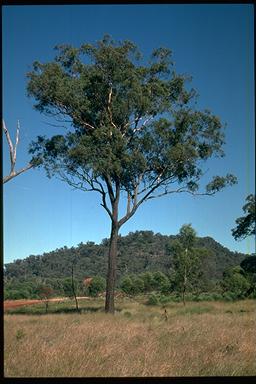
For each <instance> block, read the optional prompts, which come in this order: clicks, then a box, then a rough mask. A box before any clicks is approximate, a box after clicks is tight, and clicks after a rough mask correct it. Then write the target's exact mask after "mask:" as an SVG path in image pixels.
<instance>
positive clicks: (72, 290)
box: [62, 276, 79, 312]
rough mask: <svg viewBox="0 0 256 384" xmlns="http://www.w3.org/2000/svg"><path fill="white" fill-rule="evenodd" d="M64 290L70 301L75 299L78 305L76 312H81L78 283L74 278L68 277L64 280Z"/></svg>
mask: <svg viewBox="0 0 256 384" xmlns="http://www.w3.org/2000/svg"><path fill="white" fill-rule="evenodd" d="M62 289H63V292H64V294H65V296H67V297H69V298H70V299H74V300H75V303H76V310H77V312H79V306H78V300H77V295H76V291H77V289H78V281H77V279H75V278H74V277H72V276H71V277H66V278H65V279H63V280H62Z"/></svg>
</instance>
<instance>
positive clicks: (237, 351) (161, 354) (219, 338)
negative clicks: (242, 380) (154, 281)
mask: <svg viewBox="0 0 256 384" xmlns="http://www.w3.org/2000/svg"><path fill="white" fill-rule="evenodd" d="M80 304H81V307H84V308H85V309H86V305H87V306H88V301H87V302H86V301H84V302H82V301H81V303H80ZM255 304H256V302H255V300H244V301H238V302H232V303H223V302H200V303H187V305H186V306H185V307H184V306H183V305H182V303H169V304H167V305H166V308H167V312H168V320H167V321H165V319H164V316H163V308H162V307H161V306H145V305H143V304H140V303H138V302H133V301H128V300H120V301H119V302H117V308H118V309H119V311H117V313H116V314H115V315H114V316H112V315H106V314H104V313H103V312H102V311H101V310H99V311H96V312H89V311H87V312H84V313H82V314H77V313H69V314H68V313H58V314H51V313H49V314H45V315H43V314H42V315H35V314H14V313H12V314H10V313H6V314H5V316H4V317H5V319H4V321H5V323H4V348H5V351H4V360H5V362H4V375H5V377H100V376H101V377H124V376H128V377H134V376H136V377H145V376H158V377H160V376H237V375H238V376H246V375H247V376H248V375H249V376H254V375H256V358H255V356H256V332H255V330H256V305H255ZM51 305H53V304H51ZM54 305H55V306H57V305H61V304H54ZM66 305H67V304H66ZM70 305H74V304H73V303H71V304H70ZM90 307H91V309H93V308H94V309H95V310H97V309H101V308H102V307H103V301H102V299H97V300H94V301H90ZM42 308H43V307H42Z"/></svg>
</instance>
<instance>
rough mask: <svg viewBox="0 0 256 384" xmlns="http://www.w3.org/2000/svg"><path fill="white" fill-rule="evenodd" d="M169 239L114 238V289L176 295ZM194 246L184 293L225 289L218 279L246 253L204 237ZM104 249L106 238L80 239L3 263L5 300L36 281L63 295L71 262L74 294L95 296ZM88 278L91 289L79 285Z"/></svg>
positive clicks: (33, 292) (30, 289)
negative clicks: (192, 273) (196, 262)
mask: <svg viewBox="0 0 256 384" xmlns="http://www.w3.org/2000/svg"><path fill="white" fill-rule="evenodd" d="M175 240H176V236H163V235H161V234H159V233H157V234H154V233H153V232H152V231H136V232H134V233H129V234H128V235H127V236H124V237H122V236H119V239H118V242H119V255H118V264H117V276H118V282H117V288H118V289H120V290H122V291H123V292H125V293H127V294H131V295H134V294H137V293H138V294H139V293H148V292H154V291H156V292H161V293H163V294H168V293H170V292H177V293H178V291H179V284H178V282H177V278H174V276H175V257H174V254H173V253H172V244H174V241H175ZM196 247H197V248H198V249H201V248H202V249H204V250H206V252H205V255H204V257H203V258H202V261H201V264H200V275H197V276H196V278H195V279H194V280H195V281H194V282H193V279H192V280H191V283H190V285H191V286H190V287H188V288H189V290H188V293H189V292H194V293H196V294H197V293H198V294H199V293H200V292H213V291H215V292H224V291H229V288H225V287H224V286H225V284H223V278H224V276H225V274H227V273H228V272H227V271H231V270H232V268H233V269H234V267H239V265H240V263H241V262H242V261H243V260H244V259H245V258H246V257H247V255H245V254H242V253H237V252H231V251H230V250H228V249H227V248H225V247H223V246H222V245H220V244H219V243H217V242H216V241H215V240H213V239H212V238H210V237H205V238H197V239H196ZM107 251H108V239H104V240H103V241H102V242H101V244H100V245H96V244H94V243H93V242H87V243H86V244H83V243H80V244H79V245H78V246H77V247H72V248H67V247H63V248H60V249H56V250H55V251H52V252H49V253H44V254H43V255H41V256H34V255H31V256H29V257H27V258H26V259H24V260H16V261H14V262H13V263H8V264H6V265H5V271H4V279H5V299H7V298H10V299H15V298H23V297H24V298H35V297H38V289H39V288H38V287H40V286H42V285H48V286H50V287H51V288H52V290H53V292H54V295H68V291H69V289H70V288H68V287H70V284H71V283H70V279H71V270H72V265H73V270H74V281H75V284H76V290H77V295H78V296H79V295H84V294H92V295H96V294H97V293H98V292H99V291H100V290H101V291H102V290H104V285H105V276H106V270H107ZM239 268H240V267H239ZM241 272H242V270H240V272H239V276H240V275H241ZM88 276H90V277H93V276H94V283H95V282H96V283H95V284H94V285H96V286H97V287H96V288H95V287H94V288H92V287H93V285H92V286H91V288H89V287H87V288H86V287H85V286H84V284H83V280H84V278H85V277H88ZM198 276H200V279H199V278H198ZM241 276H242V275H241ZM239 278H240V277H239ZM95 279H96V280H95ZM175 279H176V280H175ZM238 280H239V279H238ZM243 283H244V282H243ZM241 284H242V283H241ZM242 285H243V284H242ZM244 286H245V288H244V291H246V290H248V287H247V285H246V283H244ZM246 287H247V288H246ZM232 289H233V288H232ZM90 290H91V291H90ZM242 291H243V290H242ZM242 291H241V292H242ZM242 294H245V292H243V293H241V295H242Z"/></svg>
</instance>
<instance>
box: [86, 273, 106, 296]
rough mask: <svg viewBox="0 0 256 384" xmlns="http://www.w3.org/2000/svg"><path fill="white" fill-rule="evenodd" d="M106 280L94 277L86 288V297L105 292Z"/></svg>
mask: <svg viewBox="0 0 256 384" xmlns="http://www.w3.org/2000/svg"><path fill="white" fill-rule="evenodd" d="M105 289H106V280H105V279H104V278H103V277H101V276H94V277H93V279H92V281H91V284H90V285H89V287H88V295H89V296H92V297H96V296H98V294H99V293H101V292H103V291H105Z"/></svg>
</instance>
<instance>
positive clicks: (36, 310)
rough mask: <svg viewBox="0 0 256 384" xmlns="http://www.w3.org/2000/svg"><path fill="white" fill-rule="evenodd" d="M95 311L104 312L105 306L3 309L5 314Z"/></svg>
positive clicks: (118, 310) (81, 312)
mask: <svg viewBox="0 0 256 384" xmlns="http://www.w3.org/2000/svg"><path fill="white" fill-rule="evenodd" d="M120 311H121V309H119V308H116V312H120ZM95 312H100V313H104V312H105V308H104V307H93V306H86V307H82V308H79V311H77V309H76V308H55V309H50V308H49V310H48V312H47V313H46V312H45V309H44V308H33V309H32V308H17V309H12V310H7V311H5V313H6V314H8V315H41V316H43V315H55V314H56V315H60V314H63V313H65V314H74V313H79V314H85V313H95Z"/></svg>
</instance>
